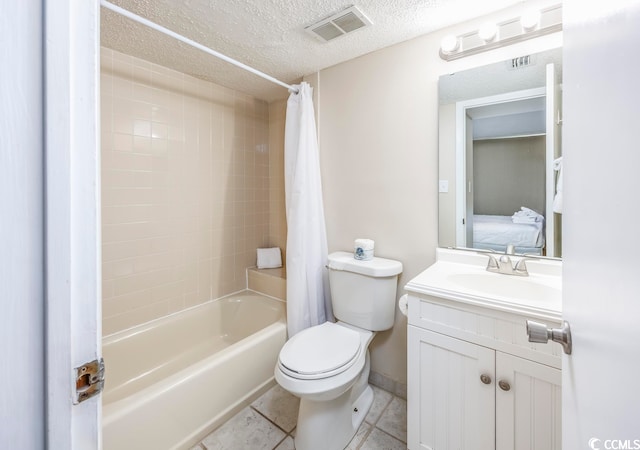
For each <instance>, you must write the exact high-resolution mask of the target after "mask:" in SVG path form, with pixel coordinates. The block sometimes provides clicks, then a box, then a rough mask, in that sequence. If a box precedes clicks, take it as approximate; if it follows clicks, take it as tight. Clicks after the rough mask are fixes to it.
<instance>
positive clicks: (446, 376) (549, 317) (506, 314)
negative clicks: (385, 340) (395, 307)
mask: <svg viewBox="0 0 640 450" xmlns="http://www.w3.org/2000/svg"><path fill="white" fill-rule="evenodd" d="M425 272H427V271H425ZM433 272H434V271H432V272H431V273H426V275H421V276H419V277H416V278H415V279H414V280H412V281H411V282H409V283H408V284H407V286H406V287H405V288H406V290H407V291H409V299H408V318H409V320H408V330H407V337H408V392H407V403H408V411H407V412H408V423H407V428H408V429H407V431H408V436H407V438H408V448H409V449H410V450H422V449H431V450H494V449H495V450H525V449H526V450H559V449H560V448H561V438H562V435H561V411H562V408H561V370H560V369H561V361H562V359H561V354H562V348H561V347H560V346H559V345H557V344H533V343H530V342H528V338H527V333H526V320H527V319H534V320H539V321H543V322H545V323H547V324H548V326H550V327H557V326H559V325H560V323H561V316H560V313H559V312H558V311H553V309H552V308H551V309H549V308H536V307H535V305H534V306H531V305H527V304H526V302H525V303H524V304H522V305H521V304H517V303H513V304H512V303H509V302H506V301H502V300H501V301H487V302H485V301H484V300H483V299H482V298H481V296H476V295H471V294H469V293H468V292H467V293H465V292H455V291H447V290H446V289H444V288H442V289H441V288H439V287H437V286H436V287H435V288H434V287H433V285H434V283H431V280H430V278H429V276H431V275H432V274H433ZM478 273H480V272H478ZM441 275H442V274H441V273H439V274H438V276H441ZM481 275H482V274H481ZM497 276H502V275H497ZM534 280H535V279H534ZM496 281H497V282H500V281H502V279H500V278H499V279H496ZM506 281H507V282H513V280H511V279H508V277H507V279H506ZM543 281H544V280H543ZM443 286H444V285H443ZM441 287H442V286H441ZM445 287H446V286H445ZM436 292H437V294H435V293H436Z"/></svg>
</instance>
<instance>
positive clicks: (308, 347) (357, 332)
mask: <svg viewBox="0 0 640 450" xmlns="http://www.w3.org/2000/svg"><path fill="white" fill-rule="evenodd" d="M327 268H328V269H329V286H330V288H331V304H332V306H333V314H334V316H335V317H336V319H337V320H338V321H337V322H336V323H333V322H325V323H323V324H321V325H316V326H314V327H311V328H307V329H305V330H303V331H301V332H299V333H297V334H296V335H295V336H293V337H292V338H291V339H289V340H288V341H287V342H286V343H285V345H284V346H283V347H282V349H281V350H280V355H279V357H278V363H277V365H276V368H275V378H276V381H277V382H278V384H279V385H280V386H281V387H282V388H283V389H286V390H287V391H289V392H290V393H292V394H293V395H295V396H297V397H300V410H299V412H298V425H297V429H296V437H295V446H296V449H297V450H341V449H344V448H345V447H346V446H347V445H348V444H349V442H350V441H351V439H352V438H353V436H354V435H355V433H356V432H357V431H358V428H359V427H360V424H361V423H362V421H363V420H364V418H365V416H366V415H367V412H368V411H369V408H370V407H371V403H372V402H373V391H372V389H371V386H369V383H368V379H369V370H370V363H369V351H368V347H369V343H370V342H371V340H372V339H373V337H374V336H375V333H376V332H377V331H382V330H388V329H389V328H391V327H392V326H393V322H394V317H395V304H396V302H395V300H396V288H397V285H398V275H399V274H400V273H401V272H402V263H401V262H399V261H394V260H391V259H385V258H378V257H374V258H373V259H370V260H368V261H362V260H357V259H355V258H354V257H353V253H349V252H335V253H331V254H330V255H329V262H328V265H327Z"/></svg>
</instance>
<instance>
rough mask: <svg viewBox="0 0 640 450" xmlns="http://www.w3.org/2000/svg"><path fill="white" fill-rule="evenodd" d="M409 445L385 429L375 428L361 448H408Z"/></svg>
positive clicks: (363, 449) (364, 449)
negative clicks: (390, 434)
mask: <svg viewBox="0 0 640 450" xmlns="http://www.w3.org/2000/svg"><path fill="white" fill-rule="evenodd" d="M406 449H407V445H406V444H405V443H404V442H400V441H399V440H398V439H396V438H394V437H393V436H389V435H388V434H387V433H385V432H384V431H380V430H378V429H377V428H374V429H373V431H371V433H370V434H369V436H367V440H366V441H364V444H362V447H360V450H406Z"/></svg>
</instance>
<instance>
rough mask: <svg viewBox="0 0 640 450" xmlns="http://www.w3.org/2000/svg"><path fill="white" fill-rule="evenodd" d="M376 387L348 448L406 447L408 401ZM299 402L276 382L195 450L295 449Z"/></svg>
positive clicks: (393, 448)
mask: <svg viewBox="0 0 640 450" xmlns="http://www.w3.org/2000/svg"><path fill="white" fill-rule="evenodd" d="M372 388H373V394H374V397H373V405H371V409H370V410H369V413H368V414H367V416H366V417H365V420H364V422H363V423H362V425H361V426H360V429H359V430H358V432H357V433H356V435H355V436H354V438H353V440H352V441H351V443H349V446H348V447H347V450H357V449H361V450H396V449H398V450H399V449H402V450H406V448H407V444H406V441H407V402H406V400H403V399H401V398H399V397H396V396H394V395H393V394H391V393H389V392H387V391H384V390H382V389H379V388H377V387H375V386H372ZM299 404H300V401H299V399H298V398H297V397H295V396H293V395H291V394H290V393H288V392H287V391H285V390H284V389H282V388H281V387H280V386H278V385H275V386H274V387H272V388H271V389H270V390H268V391H267V392H266V393H264V394H263V395H262V396H261V397H260V398H258V399H257V400H256V401H254V402H253V403H252V404H251V405H250V406H247V407H246V408H244V409H243V410H242V411H240V412H239V413H238V414H236V415H235V416H234V417H232V418H231V419H230V420H229V421H228V422H226V423H225V424H224V425H222V426H221V427H220V428H218V429H217V430H216V431H214V432H213V433H211V434H210V435H209V436H207V437H206V438H204V439H203V440H202V442H200V443H199V444H197V445H195V446H194V447H192V449H191V450H214V449H215V450H293V449H294V448H295V447H294V444H293V437H294V436H295V428H296V419H297V417H298V405H299Z"/></svg>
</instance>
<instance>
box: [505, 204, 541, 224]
mask: <svg viewBox="0 0 640 450" xmlns="http://www.w3.org/2000/svg"><path fill="white" fill-rule="evenodd" d="M511 220H512V221H513V223H537V222H543V221H544V216H543V215H541V214H538V213H537V212H535V211H534V210H533V209H530V208H527V207H526V206H522V207H520V211H516V212H515V213H514V214H513V216H511Z"/></svg>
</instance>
